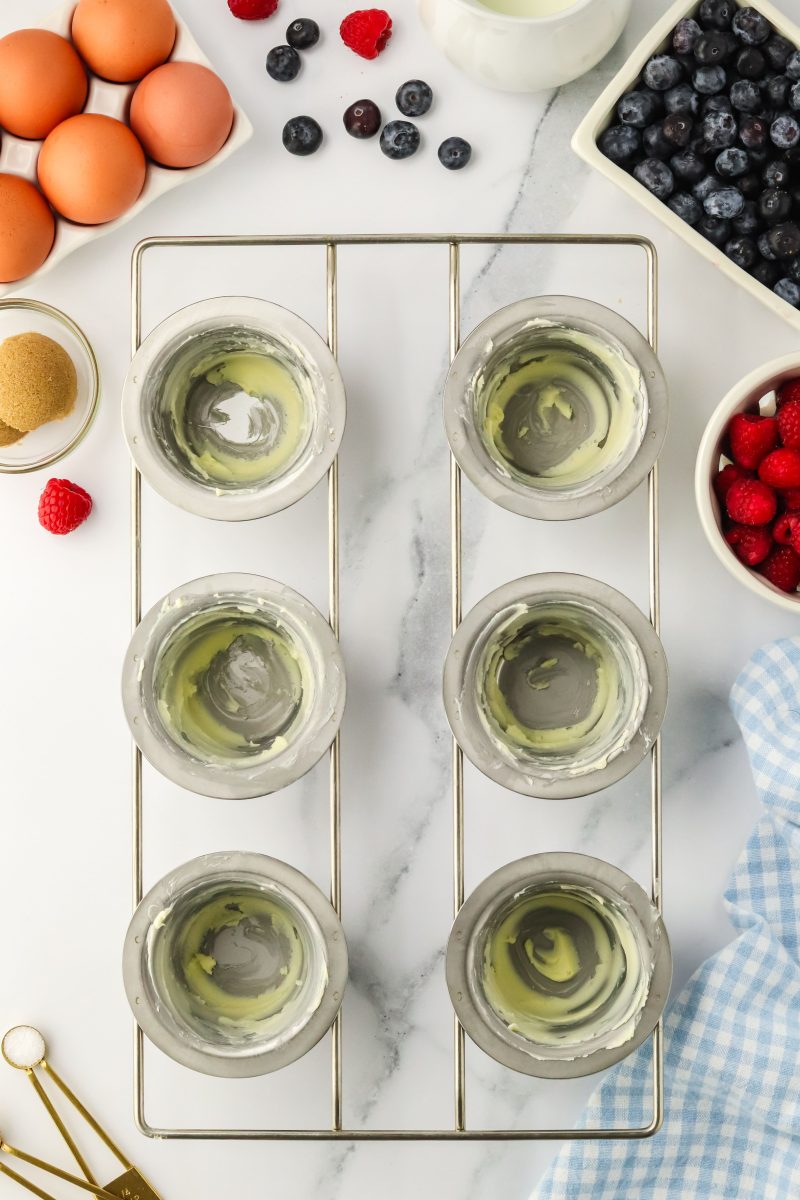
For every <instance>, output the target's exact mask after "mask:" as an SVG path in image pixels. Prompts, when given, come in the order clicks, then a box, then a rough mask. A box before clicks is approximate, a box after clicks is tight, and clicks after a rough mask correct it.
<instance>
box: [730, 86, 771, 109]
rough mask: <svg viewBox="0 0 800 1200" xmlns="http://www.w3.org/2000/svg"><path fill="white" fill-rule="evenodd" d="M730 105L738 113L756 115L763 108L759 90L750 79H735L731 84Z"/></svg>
mask: <svg viewBox="0 0 800 1200" xmlns="http://www.w3.org/2000/svg"><path fill="white" fill-rule="evenodd" d="M730 96H731V104H732V105H733V107H734V108H738V110H739V111H740V112H747V113H756V112H758V110H759V109H760V108H762V107H763V105H762V100H761V88H760V87H759V86H758V84H757V83H753V81H752V79H737V80H736V83H733V84H731V91H730Z"/></svg>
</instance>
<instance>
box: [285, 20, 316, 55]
mask: <svg viewBox="0 0 800 1200" xmlns="http://www.w3.org/2000/svg"><path fill="white" fill-rule="evenodd" d="M286 41H287V42H288V43H289V45H290V46H292V47H293V48H294V49H295V50H310V49H311V47H312V46H316V44H317V42H318V41H319V25H318V24H317V22H316V21H312V20H311V18H310V17H298V19H297V20H296V21H292V23H291V25H290V26H289V28H288V29H287V30H286Z"/></svg>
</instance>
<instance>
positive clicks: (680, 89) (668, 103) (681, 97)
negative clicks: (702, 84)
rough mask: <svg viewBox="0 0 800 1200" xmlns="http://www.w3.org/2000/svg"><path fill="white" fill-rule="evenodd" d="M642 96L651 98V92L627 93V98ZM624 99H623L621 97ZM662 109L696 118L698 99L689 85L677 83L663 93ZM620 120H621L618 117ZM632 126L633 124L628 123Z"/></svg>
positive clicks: (698, 107)
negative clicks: (685, 113)
mask: <svg viewBox="0 0 800 1200" xmlns="http://www.w3.org/2000/svg"><path fill="white" fill-rule="evenodd" d="M640 94H644V95H646V96H652V94H653V93H652V92H645V93H639V92H628V95H629V96H636V95H640ZM623 98H624V97H623ZM664 108H665V109H666V111H667V113H674V112H687V113H689V114H690V116H692V117H696V116H697V114H698V113H699V111H700V97H699V96H698V94H697V92H696V91H695V90H694V88H693V87H692V86H691V84H689V83H677V84H676V85H675V87H674V88H670V89H669V91H668V92H664ZM620 120H623V118H622V116H620ZM629 123H630V124H633V122H629Z"/></svg>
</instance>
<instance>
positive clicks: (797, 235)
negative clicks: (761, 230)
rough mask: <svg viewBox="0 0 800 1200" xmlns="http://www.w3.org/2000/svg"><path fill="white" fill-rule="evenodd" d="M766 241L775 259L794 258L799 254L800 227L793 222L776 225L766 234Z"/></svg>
mask: <svg viewBox="0 0 800 1200" xmlns="http://www.w3.org/2000/svg"><path fill="white" fill-rule="evenodd" d="M767 241H768V242H769V245H770V248H771V250H772V251H773V253H774V254H775V257H776V258H794V256H795V255H796V254H800V227H798V226H797V225H796V224H795V222H794V221H786V222H784V224H783V225H776V226H775V227H774V228H773V229H770V231H769V233H768V234H767Z"/></svg>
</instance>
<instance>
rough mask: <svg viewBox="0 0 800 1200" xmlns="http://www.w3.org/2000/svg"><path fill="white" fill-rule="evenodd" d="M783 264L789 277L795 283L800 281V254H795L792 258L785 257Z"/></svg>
mask: <svg viewBox="0 0 800 1200" xmlns="http://www.w3.org/2000/svg"><path fill="white" fill-rule="evenodd" d="M783 265H784V269H785V270H786V273H787V275H788V276H789V278H790V279H793V280H794V281H795V283H800V254H795V256H794V258H787V260H786V262H785V263H784V264H783Z"/></svg>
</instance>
